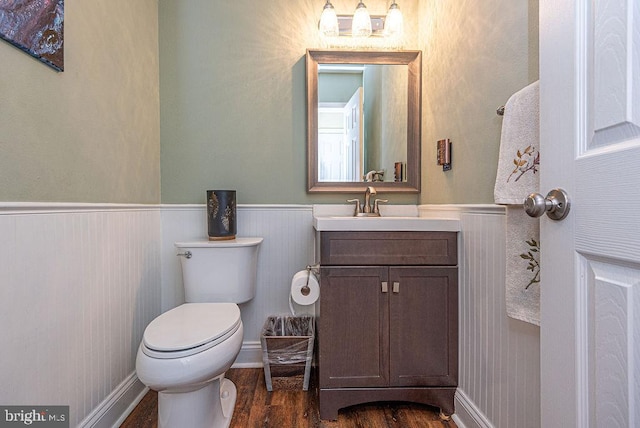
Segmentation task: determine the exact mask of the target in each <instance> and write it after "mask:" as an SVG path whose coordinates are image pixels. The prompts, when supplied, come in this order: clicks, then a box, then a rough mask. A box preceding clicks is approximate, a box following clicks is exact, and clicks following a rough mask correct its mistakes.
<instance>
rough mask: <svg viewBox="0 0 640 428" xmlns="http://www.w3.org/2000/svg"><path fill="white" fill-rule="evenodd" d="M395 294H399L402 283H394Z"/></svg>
mask: <svg viewBox="0 0 640 428" xmlns="http://www.w3.org/2000/svg"><path fill="white" fill-rule="evenodd" d="M393 292H394V293H399V292H400V283H399V282H394V283H393Z"/></svg>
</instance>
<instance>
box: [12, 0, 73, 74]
mask: <svg viewBox="0 0 640 428" xmlns="http://www.w3.org/2000/svg"><path fill="white" fill-rule="evenodd" d="M0 38H2V39H4V40H6V41H7V42H9V43H11V44H12V45H14V46H16V47H17V48H19V49H22V50H23V51H25V52H27V53H28V54H29V55H31V56H33V57H35V58H37V59H39V60H40V61H42V62H43V63H45V64H47V65H48V66H50V67H53V68H55V69H56V70H58V71H63V70H64V0H4V1H0Z"/></svg>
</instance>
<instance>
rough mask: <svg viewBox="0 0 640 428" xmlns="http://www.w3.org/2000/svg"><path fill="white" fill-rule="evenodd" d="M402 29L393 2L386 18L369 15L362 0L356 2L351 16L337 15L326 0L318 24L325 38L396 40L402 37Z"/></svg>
mask: <svg viewBox="0 0 640 428" xmlns="http://www.w3.org/2000/svg"><path fill="white" fill-rule="evenodd" d="M403 27H404V23H403V17H402V12H400V7H398V4H397V3H396V1H395V0H393V1H392V3H391V6H390V7H389V11H388V12H387V15H386V16H384V15H375V16H372V15H369V11H368V10H367V6H366V5H365V4H364V2H363V0H359V1H358V5H357V6H356V10H355V12H354V14H353V15H338V14H336V10H335V8H334V7H333V4H331V0H326V2H325V4H324V7H323V8H322V14H321V15H320V22H319V24H318V30H319V33H320V35H321V36H323V37H326V38H334V37H338V36H351V37H353V38H355V39H366V38H368V37H369V36H382V37H388V38H394V39H396V40H397V39H399V38H401V37H402V35H403V31H404V30H403Z"/></svg>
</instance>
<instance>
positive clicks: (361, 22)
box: [351, 0, 371, 37]
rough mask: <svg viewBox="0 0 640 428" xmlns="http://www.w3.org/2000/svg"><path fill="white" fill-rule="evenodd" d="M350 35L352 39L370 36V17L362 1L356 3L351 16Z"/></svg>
mask: <svg viewBox="0 0 640 428" xmlns="http://www.w3.org/2000/svg"><path fill="white" fill-rule="evenodd" d="M351 35H352V36H353V37H369V36H370V35H371V17H370V16H369V11H368V10H367V6H365V5H364V3H362V0H360V3H358V6H357V7H356V12H355V13H354V14H353V22H352V23H351Z"/></svg>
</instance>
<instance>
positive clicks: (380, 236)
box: [318, 232, 458, 419]
mask: <svg viewBox="0 0 640 428" xmlns="http://www.w3.org/2000/svg"><path fill="white" fill-rule="evenodd" d="M456 241H457V233H456V232H321V233H320V253H321V255H320V266H321V267H320V284H321V293H320V310H319V317H318V351H319V363H318V364H319V366H318V367H319V394H320V397H319V401H320V418H321V419H336V418H337V416H338V409H340V408H343V407H347V406H351V405H354V404H360V403H366V402H373V401H411V402H419V403H424V404H429V405H432V406H436V407H439V408H440V409H441V411H442V413H444V414H446V415H450V414H452V413H453V410H454V407H453V399H454V393H455V390H456V386H457V371H458V355H457V352H458V338H457V337H458V321H457V316H458V315H457V313H458V268H457V246H456Z"/></svg>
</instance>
